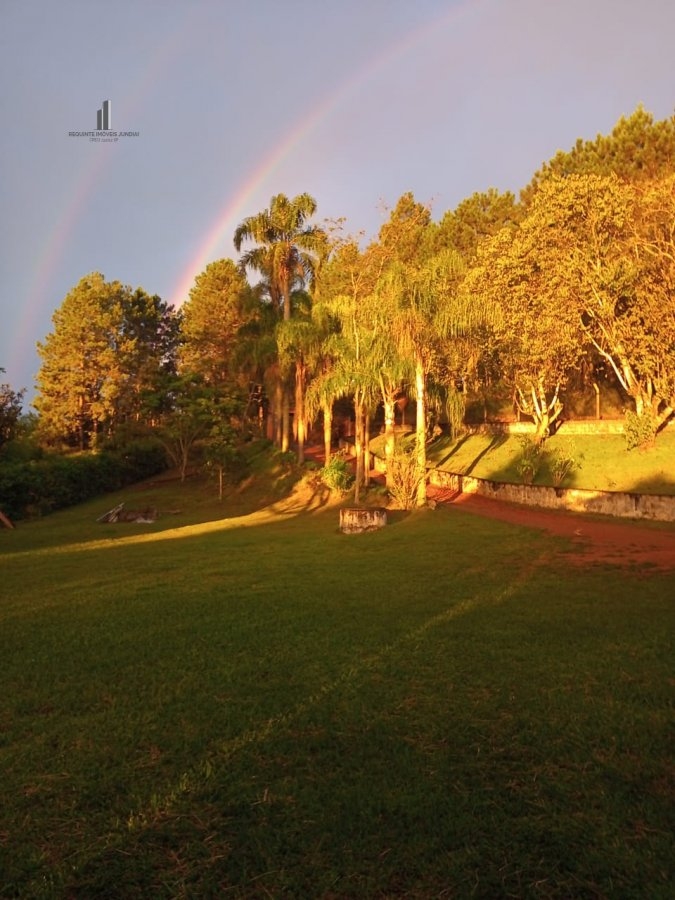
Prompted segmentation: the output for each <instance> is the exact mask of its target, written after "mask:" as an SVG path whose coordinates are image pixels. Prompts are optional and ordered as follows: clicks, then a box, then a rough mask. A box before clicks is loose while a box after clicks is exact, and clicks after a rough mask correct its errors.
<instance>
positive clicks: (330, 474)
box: [319, 453, 354, 494]
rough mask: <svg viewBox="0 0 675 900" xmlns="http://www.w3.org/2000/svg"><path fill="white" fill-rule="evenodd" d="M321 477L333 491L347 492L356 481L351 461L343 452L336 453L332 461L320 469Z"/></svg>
mask: <svg viewBox="0 0 675 900" xmlns="http://www.w3.org/2000/svg"><path fill="white" fill-rule="evenodd" d="M319 478H320V479H321V481H322V482H323V484H325V485H326V487H327V488H330V490H331V491H339V492H340V493H343V494H344V493H346V492H347V491H348V490H349V488H350V487H351V485H352V482H353V481H354V476H353V475H352V473H351V470H350V466H349V463H348V462H347V460H346V459H345V456H344V454H343V453H334V454H333V456H331V458H330V461H329V462H328V464H327V465H325V466H324V467H323V468H322V469H320V470H319Z"/></svg>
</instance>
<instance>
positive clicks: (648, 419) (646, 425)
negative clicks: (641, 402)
mask: <svg viewBox="0 0 675 900" xmlns="http://www.w3.org/2000/svg"><path fill="white" fill-rule="evenodd" d="M623 427H624V435H625V437H626V449H627V450H634V449H635V448H639V449H641V450H644V449H646V448H648V447H651V446H653V444H654V441H655V440H656V432H657V429H658V421H657V419H656V416H655V415H654V414H653V413H652V411H651V409H649V408H648V409H645V410H643V412H642V415H638V414H637V413H636V412H633V410H631V409H627V410H626V413H625V418H624V426H623Z"/></svg>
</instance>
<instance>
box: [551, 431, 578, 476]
mask: <svg viewBox="0 0 675 900" xmlns="http://www.w3.org/2000/svg"><path fill="white" fill-rule="evenodd" d="M547 455H548V465H549V469H550V471H551V478H552V480H553V484H554V486H555V487H560V485H561V484H562V483H563V481H564V480H565V479H566V478H567V476H568V475H571V474H572V472H574V471H576V470H577V469H580V468H581V462H580V461H579V458H578V454H577V449H576V447H575V445H574V442H573V441H569V440H568V441H564V442H561V443H560V444H558V446H557V447H555V449H553V450H551V451H550V452H549V453H548V454H547Z"/></svg>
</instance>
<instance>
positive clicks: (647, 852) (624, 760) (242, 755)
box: [0, 471, 675, 900]
mask: <svg viewBox="0 0 675 900" xmlns="http://www.w3.org/2000/svg"><path fill="white" fill-rule="evenodd" d="M275 477H276V486H275V484H272V485H270V484H268V483H265V484H264V485H263V484H262V482H260V483H256V481H255V478H254V481H253V483H252V484H251V485H250V487H249V490H248V492H246V491H245V492H243V493H241V494H239V495H232V497H231V498H230V499H229V500H227V501H225V503H224V504H222V505H221V504H218V503H217V501H214V500H213V499H212V491H210V492H209V493H207V492H206V491H205V490H204V488H203V486H202V485H201V484H200V483H198V482H195V483H188V484H186V485H183V486H180V485H171V486H164V487H162V486H159V485H158V486H154V487H149V488H147V489H146V490H145V491H141V490H138V491H136V492H135V493H134V494H133V495H129V493H127V494H125V495H124V496H123V497H119V498H118V497H109V498H102V499H99V500H97V501H94V502H91V503H88V504H85V505H83V506H81V507H77V508H75V509H72V510H69V511H66V512H62V513H58V514H54V515H52V516H50V517H49V518H47V519H45V520H43V521H40V522H34V523H25V524H22V525H21V526H20V527H19V528H17V530H16V531H14V532H9V531H4V532H0V574H1V579H2V580H1V582H0V583H1V585H2V587H1V592H2V594H1V596H2V600H1V601H0V620H1V627H0V654H1V656H0V658H1V659H2V673H3V681H2V684H3V692H2V696H1V697H0V770H1V771H2V773H3V777H2V780H1V781H0V896H2V897H3V898H6V897H27V898H41V897H49V898H97V897H105V898H120V900H122V898H124V900H129V898H150V897H151V898H153V900H154V898H173V897H185V898H187V897H190V898H204V897H223V896H232V897H326V898H328V897H330V898H341V897H354V898H362V897H378V898H381V897H393V896H405V897H413V898H427V897H441V896H443V897H483V898H497V897H542V898H549V897H550V898H553V897H556V898H571V897H575V898H577V897H580V898H599V897H608V898H610V897H611V898H643V897H648V898H650V900H659V898H663V900H665V898H670V897H672V896H673V884H674V879H675V869H674V867H673V859H674V854H673V851H674V849H675V848H674V846H673V837H672V835H673V825H674V824H675V823H674V821H673V799H674V797H673V787H674V785H673V777H672V776H673V769H672V748H673V743H672V739H673V727H672V724H673V719H672V684H673V680H672V679H673V667H672V659H673V646H672V644H673V642H672V635H673V633H674V629H673V625H674V624H675V622H674V618H675V616H674V613H673V603H672V595H673V589H672V576H668V575H664V574H654V573H651V574H650V573H649V572H645V571H638V570H635V571H632V570H631V571H629V572H628V573H627V572H626V571H625V570H622V571H618V570H615V569H612V568H610V567H606V566H603V567H595V568H591V569H588V570H581V569H579V568H577V567H571V566H570V565H569V563H568V562H567V560H568V554H569V552H571V550H570V547H569V546H568V545H567V544H566V543H565V542H564V541H561V540H558V539H555V538H552V537H548V536H545V535H543V534H541V533H538V532H533V531H530V530H527V529H521V528H514V527H511V526H507V525H505V524H503V523H499V522H491V521H487V520H482V519H480V518H478V517H475V516H471V515H469V514H466V513H463V512H462V511H461V510H460V509H457V508H438V509H436V510H435V511H433V512H432V511H420V512H416V513H414V514H409V515H406V514H403V513H398V514H397V513H394V514H392V515H391V524H390V525H388V526H387V528H386V529H383V530H382V531H379V532H375V533H371V534H365V535H356V536H345V535H341V534H339V533H338V531H337V521H338V513H337V510H336V508H334V507H333V506H331V505H330V504H329V503H327V502H326V501H327V498H326V497H325V495H323V494H320V493H315V494H314V495H309V494H308V493H305V494H303V495H297V496H296V498H295V500H293V501H291V502H283V501H281V500H280V498H281V496H282V494H283V488H284V484H285V483H284V477H283V472H281V471H279V472H278V473H277V474H276V476H275ZM275 498H276V500H277V502H276V503H272V505H269V503H270V502H271V501H274V500H275ZM119 499H125V500H127V506H133V505H138V506H141V507H142V506H146V505H151V504H152V505H157V506H159V507H160V509H163V510H176V509H180V512H175V511H174V512H173V513H172V514H171V515H166V516H162V517H161V518H160V519H159V520H158V521H157V522H156V523H155V524H153V525H117V526H103V525H97V524H95V519H96V517H97V516H98V515H100V514H101V513H102V512H104V511H105V510H106V509H108V508H110V507H111V506H112V505H113V504H114V503H115V502H116V501H118V500H119ZM263 499H265V501H266V502H267V503H268V505H267V506H266V507H265V508H264V509H262V510H258V511H254V508H255V507H258V506H260V503H261V501H262V500H263ZM223 515H225V516H228V518H222V516H223Z"/></svg>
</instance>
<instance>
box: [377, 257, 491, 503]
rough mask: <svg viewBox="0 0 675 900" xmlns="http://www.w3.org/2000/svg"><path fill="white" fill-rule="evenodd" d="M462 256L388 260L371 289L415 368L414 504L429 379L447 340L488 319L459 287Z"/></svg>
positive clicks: (422, 465)
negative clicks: (415, 263)
mask: <svg viewBox="0 0 675 900" xmlns="http://www.w3.org/2000/svg"><path fill="white" fill-rule="evenodd" d="M463 271H464V266H463V262H462V260H461V257H459V255H458V254H457V253H454V252H453V251H445V252H443V253H440V254H438V255H437V256H434V257H431V258H430V259H428V260H426V261H424V262H422V263H421V265H419V266H411V265H405V264H403V263H400V262H397V263H395V264H392V265H391V266H390V267H388V269H387V270H386V271H385V273H384V274H383V276H382V278H381V279H380V281H379V283H378V286H377V289H376V294H377V296H378V297H379V298H380V299H381V301H382V302H383V303H384V304H385V305H386V307H387V308H388V309H391V310H392V323H393V326H392V334H393V337H394V340H395V341H396V343H397V346H398V350H399V353H400V354H401V355H402V356H403V357H404V358H407V359H408V360H409V361H410V363H411V365H412V366H413V369H414V377H415V389H414V393H415V398H416V426H415V448H416V457H417V469H418V491H417V504H418V506H423V505H424V504H425V503H426V499H427V496H426V441H427V408H428V403H427V388H428V379H429V377H430V375H431V374H432V372H434V370H437V368H438V360H439V358H440V357H442V356H443V355H445V352H446V346H445V345H446V344H447V343H448V342H449V341H452V340H453V339H456V338H458V337H461V336H464V335H466V334H467V333H468V332H470V331H471V330H472V329H475V328H477V327H478V326H480V325H482V324H484V323H485V322H486V320H488V319H489V314H490V307H489V305H484V304H479V303H477V302H475V301H474V299H473V298H472V297H470V296H469V295H468V294H466V293H465V292H463V291H462V290H460V288H461V284H462V275H463Z"/></svg>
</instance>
